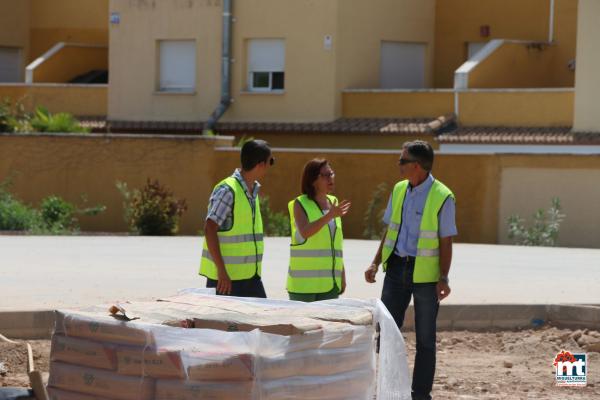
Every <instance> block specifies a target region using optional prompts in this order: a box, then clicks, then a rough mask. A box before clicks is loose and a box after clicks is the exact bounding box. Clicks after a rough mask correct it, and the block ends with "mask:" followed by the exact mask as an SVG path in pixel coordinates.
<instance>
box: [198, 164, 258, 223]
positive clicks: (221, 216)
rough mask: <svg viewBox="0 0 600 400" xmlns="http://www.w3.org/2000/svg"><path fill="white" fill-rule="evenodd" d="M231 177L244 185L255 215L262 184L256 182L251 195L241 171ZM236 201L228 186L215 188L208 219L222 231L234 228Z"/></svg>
mask: <svg viewBox="0 0 600 400" xmlns="http://www.w3.org/2000/svg"><path fill="white" fill-rule="evenodd" d="M231 176H232V177H234V178H236V179H237V180H238V181H239V182H240V183H241V184H242V187H243V188H244V192H245V193H246V197H247V198H248V200H249V201H250V205H251V207H252V215H254V208H255V204H256V198H257V196H258V192H259V190H260V183H258V181H254V192H253V193H252V194H250V190H249V189H248V185H246V181H245V180H244V178H242V174H241V171H240V170H239V169H236V170H235V172H234V173H233V174H232V175H231ZM234 199H235V196H234V194H233V190H231V188H230V187H229V186H228V185H225V184H223V185H220V186H218V187H217V188H215V190H213V192H212V194H211V195H210V200H209V201H208V215H207V216H206V219H207V220H209V219H210V220H212V221H214V222H215V223H216V224H217V225H218V226H219V229H220V230H222V231H226V230H229V229H231V227H232V226H233V201H234Z"/></svg>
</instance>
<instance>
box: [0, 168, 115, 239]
mask: <svg viewBox="0 0 600 400" xmlns="http://www.w3.org/2000/svg"><path fill="white" fill-rule="evenodd" d="M10 185H11V179H10V178H9V179H7V180H5V181H4V182H1V183H0V231H20V232H28V233H33V234H51V235H56V234H70V233H76V232H78V231H79V224H78V219H77V217H76V216H77V215H96V214H99V213H100V212H103V211H104V210H105V209H106V207H104V206H95V207H92V208H86V209H80V208H78V207H76V206H75V205H73V204H71V203H69V202H67V201H65V200H63V199H62V198H60V197H58V196H49V197H46V198H45V199H43V200H42V202H41V204H40V209H39V210H36V209H35V208H33V207H30V206H28V205H26V204H24V203H22V202H21V201H19V200H18V199H16V198H15V197H14V196H13V195H12V193H11V192H10V191H9V188H10ZM85 201H86V200H85V199H84V202H85Z"/></svg>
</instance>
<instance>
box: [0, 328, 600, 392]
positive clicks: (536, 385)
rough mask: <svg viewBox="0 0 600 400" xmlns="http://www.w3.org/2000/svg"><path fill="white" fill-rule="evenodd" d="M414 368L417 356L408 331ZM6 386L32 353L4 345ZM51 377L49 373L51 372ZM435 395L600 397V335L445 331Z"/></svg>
mask: <svg viewBox="0 0 600 400" xmlns="http://www.w3.org/2000/svg"><path fill="white" fill-rule="evenodd" d="M405 337H406V343H407V350H408V353H409V364H410V365H411V366H412V361H413V357H414V353H415V341H414V334H413V333H410V332H409V333H406V334H405ZM30 343H31V345H32V347H33V349H34V358H35V363H36V368H38V369H39V370H41V371H43V372H46V373H47V371H48V363H49V354H50V342H49V341H45V340H41V341H32V342H30ZM561 350H566V351H570V352H587V354H588V385H587V387H585V388H566V387H557V386H555V384H554V369H553V365H552V363H553V361H554V357H555V356H556V354H557V353H558V352H560V351H561ZM0 364H4V367H5V368H6V371H5V372H4V373H3V372H2V367H1V366H0V386H21V387H25V386H27V385H28V378H27V374H26V365H27V350H26V348H25V345H24V342H21V341H19V344H18V345H13V344H8V343H0ZM46 376H47V374H46ZM433 397H434V398H435V399H436V400H443V399H448V400H450V399H465V400H466V399H510V400H517V399H575V400H578V399H581V400H584V399H585V400H589V399H600V332H597V331H588V330H583V331H581V330H575V331H573V330H567V329H557V328H554V327H547V326H546V327H543V328H541V329H538V330H525V331H517V332H510V331H500V332H485V333H478V332H464V331H454V332H439V334H438V368H437V373H436V380H435V383H434V389H433Z"/></svg>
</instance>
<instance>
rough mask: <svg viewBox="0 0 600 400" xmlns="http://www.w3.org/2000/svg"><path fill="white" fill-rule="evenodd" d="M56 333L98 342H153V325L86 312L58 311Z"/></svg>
mask: <svg viewBox="0 0 600 400" xmlns="http://www.w3.org/2000/svg"><path fill="white" fill-rule="evenodd" d="M55 315H56V324H55V329H54V332H55V333H57V334H62V335H64V336H68V337H78V338H86V339H92V340H95V341H97V342H109V343H115V344H129V345H138V346H145V345H147V344H151V343H152V342H153V338H152V329H150V327H151V325H149V324H142V323H137V322H126V321H119V320H118V319H115V318H113V317H109V316H105V315H98V314H88V313H84V312H77V313H65V312H62V311H56V312H55Z"/></svg>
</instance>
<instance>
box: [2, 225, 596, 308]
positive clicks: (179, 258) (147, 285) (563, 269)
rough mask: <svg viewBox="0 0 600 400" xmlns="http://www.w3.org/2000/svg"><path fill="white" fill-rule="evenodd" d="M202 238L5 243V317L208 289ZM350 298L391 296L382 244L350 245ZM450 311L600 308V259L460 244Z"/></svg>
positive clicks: (274, 247) (283, 256)
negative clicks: (372, 272) (384, 291)
mask: <svg viewBox="0 0 600 400" xmlns="http://www.w3.org/2000/svg"><path fill="white" fill-rule="evenodd" d="M202 240H203V239H202V238H201V237H158V238H156V237H132V236H76V237H68V236H66V237H65V236H54V237H43V236H0V311H17V310H43V309H54V308H65V307H80V306H88V305H93V304H99V303H106V302H113V301H125V300H142V299H154V298H159V297H165V296H169V295H172V294H174V293H176V292H177V291H178V290H180V289H183V288H190V287H204V285H205V279H204V278H203V277H201V276H199V275H198V267H199V264H200V254H201V251H202ZM288 245H289V239H287V238H267V239H266V242H265V257H264V262H263V280H264V283H265V288H266V291H267V294H268V296H269V297H272V298H277V299H287V293H286V291H285V280H286V275H287V267H288V258H289V253H288ZM344 246H345V249H344V250H345V253H344V259H345V264H346V269H347V278H348V289H347V291H346V293H345V294H344V297H353V298H373V297H379V296H380V294H381V286H382V283H383V278H384V276H383V274H382V273H381V272H380V273H379V274H378V277H377V282H376V283H375V284H368V283H366V282H365V280H364V270H365V268H366V267H367V266H368V265H369V264H370V262H371V260H372V258H373V255H374V253H375V251H376V249H377V246H378V242H376V241H367V240H346V241H345V243H344ZM450 286H451V288H452V293H451V295H450V297H448V298H447V299H446V300H444V302H445V303H448V304H550V303H552V304H557V303H573V304H600V290H598V288H600V250H598V249H571V248H534V247H517V246H493V245H472V244H455V246H454V259H453V262H452V269H451V272H450Z"/></svg>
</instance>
